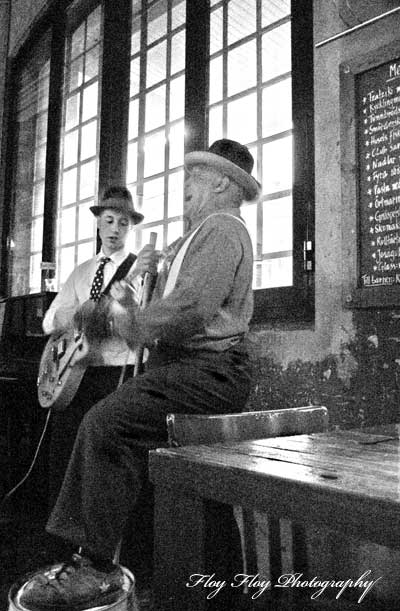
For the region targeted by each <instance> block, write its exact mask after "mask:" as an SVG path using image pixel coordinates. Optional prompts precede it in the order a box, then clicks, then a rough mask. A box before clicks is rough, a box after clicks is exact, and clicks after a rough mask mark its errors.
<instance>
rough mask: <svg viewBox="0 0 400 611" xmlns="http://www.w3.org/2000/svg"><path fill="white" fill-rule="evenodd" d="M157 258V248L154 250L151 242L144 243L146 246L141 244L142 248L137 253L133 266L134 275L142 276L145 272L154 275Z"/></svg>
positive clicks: (158, 253)
mask: <svg viewBox="0 0 400 611" xmlns="http://www.w3.org/2000/svg"><path fill="white" fill-rule="evenodd" d="M159 258H160V252H159V251H158V250H154V247H153V246H152V245H151V244H146V246H143V248H142V250H141V251H140V252H139V253H138V256H137V259H136V261H135V265H134V268H133V273H134V274H135V276H142V275H143V274H145V273H146V272H149V274H154V275H156V274H157V265H158V260H159Z"/></svg>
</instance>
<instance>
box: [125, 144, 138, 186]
mask: <svg viewBox="0 0 400 611" xmlns="http://www.w3.org/2000/svg"><path fill="white" fill-rule="evenodd" d="M136 180H137V142H131V143H130V144H129V145H128V158H127V163H126V181H127V183H128V184H129V183H132V182H136Z"/></svg>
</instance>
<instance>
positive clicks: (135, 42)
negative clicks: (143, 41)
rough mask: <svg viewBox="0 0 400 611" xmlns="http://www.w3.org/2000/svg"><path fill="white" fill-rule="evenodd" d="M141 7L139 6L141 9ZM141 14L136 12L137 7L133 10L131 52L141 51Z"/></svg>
mask: <svg viewBox="0 0 400 611" xmlns="http://www.w3.org/2000/svg"><path fill="white" fill-rule="evenodd" d="M140 8H141V7H139V10H140ZM140 34H141V27H140V14H139V15H137V14H135V9H133V12H132V36H131V54H132V55H134V54H135V53H139V51H140Z"/></svg>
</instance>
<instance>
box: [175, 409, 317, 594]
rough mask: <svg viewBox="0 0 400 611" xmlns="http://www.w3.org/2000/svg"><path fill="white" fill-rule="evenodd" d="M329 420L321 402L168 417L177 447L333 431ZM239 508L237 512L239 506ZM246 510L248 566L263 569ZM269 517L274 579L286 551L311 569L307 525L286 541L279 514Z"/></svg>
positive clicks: (251, 570) (250, 570)
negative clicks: (258, 409)
mask: <svg viewBox="0 0 400 611" xmlns="http://www.w3.org/2000/svg"><path fill="white" fill-rule="evenodd" d="M328 424H329V418H328V410H327V409H326V407H322V406H315V405H309V406H306V407H293V408H287V409H274V410H266V411H258V412H242V413H238V414H217V415H194V414H168V416H167V429H168V442H169V445H170V446H171V447H179V446H185V445H208V444H214V443H222V442H225V441H246V440H251V439H261V438H267V437H283V436H284V435H306V434H310V433H322V432H323V431H326V430H327V428H328ZM235 513H236V515H237V511H236V512H235ZM240 513H241V519H240V520H238V524H239V528H240V531H241V539H242V554H243V562H244V569H243V570H244V572H245V573H247V574H251V575H253V574H254V575H255V574H257V571H258V558H257V540H256V526H255V519H254V512H253V511H252V510H251V509H249V508H247V507H242V508H241V512H240ZM267 519H268V526H267V530H268V548H269V550H268V551H269V566H270V578H271V581H272V582H276V581H277V579H278V578H279V576H280V575H281V574H282V555H283V552H285V556H286V558H289V557H290V559H291V565H292V567H293V571H299V572H303V573H305V574H306V572H307V564H308V563H307V545H306V533H305V530H304V527H303V526H302V525H301V524H297V523H293V524H292V525H291V532H290V533H289V535H288V540H286V538H287V537H285V540H283V538H282V535H281V523H280V520H279V518H278V517H275V516H268V518H267ZM289 548H290V551H289Z"/></svg>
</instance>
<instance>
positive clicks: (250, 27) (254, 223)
mask: <svg viewBox="0 0 400 611" xmlns="http://www.w3.org/2000/svg"><path fill="white" fill-rule="evenodd" d="M291 100H292V90H291V24H290V2H289V1H288V0H282V1H281V2H279V3H277V2H274V1H272V0H265V1H264V2H262V3H261V2H260V3H258V2H257V0H230V2H214V3H213V7H212V10H211V26H210V85H209V103H210V106H209V140H210V143H211V142H213V141H214V140H216V139H218V138H223V137H224V138H231V139H233V140H238V141H239V142H241V143H243V144H247V145H248V147H249V149H250V151H251V153H252V154H253V157H254V159H255V174H256V175H258V176H257V177H258V179H259V180H260V182H261V183H262V198H261V200H260V201H259V202H258V203H251V204H245V205H244V206H243V208H242V214H243V216H244V218H245V220H246V223H247V227H248V229H249V231H250V235H251V237H252V241H253V248H254V254H255V259H256V261H255V264H254V288H255V289H260V288H270V287H277V286H290V285H291V284H292V104H291ZM244 117H246V119H245V120H244Z"/></svg>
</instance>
